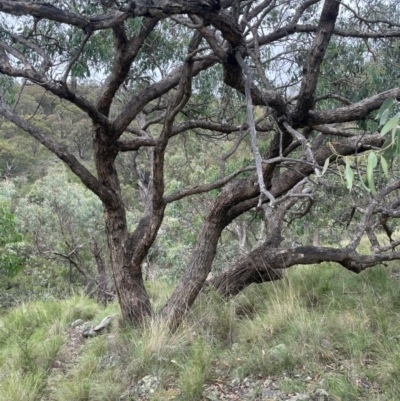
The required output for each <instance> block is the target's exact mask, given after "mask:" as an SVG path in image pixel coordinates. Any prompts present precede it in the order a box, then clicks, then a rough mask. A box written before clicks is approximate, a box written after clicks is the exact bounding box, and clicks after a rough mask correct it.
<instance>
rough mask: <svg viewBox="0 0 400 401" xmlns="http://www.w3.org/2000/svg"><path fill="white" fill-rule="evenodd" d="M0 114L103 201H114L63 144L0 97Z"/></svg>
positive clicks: (110, 193)
mask: <svg viewBox="0 0 400 401" xmlns="http://www.w3.org/2000/svg"><path fill="white" fill-rule="evenodd" d="M0 114H1V115H2V116H3V117H5V118H6V119H8V120H10V121H12V122H13V123H14V124H15V125H17V126H18V127H20V128H21V129H23V130H24V131H26V132H28V133H29V134H30V135H32V136H33V137H34V138H35V139H36V140H37V141H39V142H40V143H41V144H42V145H44V146H45V147H46V148H47V149H49V150H50V151H51V152H52V153H54V154H55V155H56V156H57V157H58V158H59V159H61V160H62V161H63V162H64V163H65V164H66V165H67V166H68V167H69V168H70V169H71V171H72V172H73V173H74V174H76V175H77V176H78V177H79V178H80V179H81V181H82V182H83V184H84V185H85V186H86V187H87V188H89V189H90V190H91V191H93V192H94V193H95V194H96V195H97V196H98V197H99V198H100V200H101V201H102V202H103V203H105V204H107V205H112V204H113V203H114V200H115V199H114V195H113V193H112V192H111V191H110V190H109V189H108V188H106V187H105V186H104V185H102V184H101V182H100V181H99V180H98V179H97V178H96V177H95V176H94V175H93V174H92V173H91V172H90V171H89V170H87V169H86V168H85V167H84V166H83V165H82V164H81V163H79V161H78V160H77V159H76V157H75V156H74V155H73V154H72V153H70V152H69V151H68V150H67V149H66V148H65V147H64V146H62V145H60V144H59V143H57V142H56V141H55V140H54V139H53V138H51V137H50V136H48V135H47V134H45V133H44V132H43V131H41V130H40V129H39V128H36V127H35V126H34V125H32V124H30V123H29V122H27V121H25V120H24V119H22V118H21V117H19V116H18V115H17V114H15V113H13V112H12V111H10V110H9V109H7V108H6V106H5V104H4V102H3V100H2V99H0Z"/></svg>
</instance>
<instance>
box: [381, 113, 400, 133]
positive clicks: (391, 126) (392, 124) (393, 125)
mask: <svg viewBox="0 0 400 401" xmlns="http://www.w3.org/2000/svg"><path fill="white" fill-rule="evenodd" d="M399 121H400V118H399V117H392V118H391V119H390V120H389V121H388V122H387V123H386V124H385V125H384V127H383V128H382V131H381V135H382V136H384V135H386V134H387V133H388V132H389V131H390V130H394V131H396V129H397V125H398V124H399Z"/></svg>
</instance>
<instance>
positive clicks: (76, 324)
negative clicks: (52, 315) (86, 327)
mask: <svg viewBox="0 0 400 401" xmlns="http://www.w3.org/2000/svg"><path fill="white" fill-rule="evenodd" d="M83 323H85V322H84V321H83V320H82V319H77V320H75V322H72V323H71V328H72V329H73V328H75V327H78V326H81V325H82V324H83Z"/></svg>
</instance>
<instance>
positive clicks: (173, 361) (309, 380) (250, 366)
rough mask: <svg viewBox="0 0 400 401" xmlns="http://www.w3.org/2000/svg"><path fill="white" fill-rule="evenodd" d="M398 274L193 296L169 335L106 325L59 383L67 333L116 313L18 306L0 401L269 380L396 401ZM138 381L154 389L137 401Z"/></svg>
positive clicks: (305, 279) (0, 352) (2, 353)
mask: <svg viewBox="0 0 400 401" xmlns="http://www.w3.org/2000/svg"><path fill="white" fill-rule="evenodd" d="M398 270H399V267H398V266H397V265H395V264H393V265H391V266H390V267H388V268H384V267H376V268H371V269H368V270H366V271H365V272H363V273H362V274H360V275H355V274H353V273H350V272H347V271H345V270H344V269H343V268H341V267H338V266H337V265H335V264H331V263H323V264H320V265H318V266H300V267H296V268H292V269H290V270H289V271H288V272H287V274H286V277H285V279H284V280H282V281H280V282H275V283H267V284H263V285H254V286H251V287H249V288H248V289H246V290H245V291H244V292H243V293H242V294H240V295H238V296H237V297H235V298H233V299H231V300H229V301H226V300H224V299H221V298H220V297H219V296H218V294H215V293H208V294H207V296H205V295H203V296H201V297H200V298H199V299H198V300H197V302H196V304H195V305H194V307H193V308H192V311H191V312H190V314H189V316H188V317H187V318H186V320H185V321H184V323H183V324H182V325H181V327H180V328H179V329H178V330H177V331H176V332H175V333H174V334H171V333H170V332H169V330H168V329H167V328H166V327H165V326H163V325H162V324H160V323H158V322H157V321H156V320H154V321H151V322H149V323H148V324H146V325H145V326H144V327H143V328H141V329H135V328H132V327H124V328H120V327H119V326H118V318H116V319H115V321H114V323H113V325H112V327H111V328H110V329H109V330H108V332H106V333H104V334H102V335H100V336H97V337H94V338H89V339H86V340H84V341H83V342H82V344H81V349H79V352H77V355H76V357H75V359H74V360H73V361H70V363H69V364H68V366H64V369H61V370H60V369H59V370H58V371H57V369H54V367H55V366H57V361H59V360H61V361H62V358H63V355H65V353H66V352H69V351H68V350H69V348H68V347H70V346H71V345H70V344H69V343H68V341H69V337H68V333H69V331H70V330H71V329H70V325H71V323H72V322H73V321H74V320H76V319H83V320H84V321H85V322H87V324H97V323H98V322H100V321H101V319H102V318H103V317H105V316H106V315H109V314H114V313H116V312H117V311H118V306H117V305H110V306H109V307H108V308H106V309H104V308H103V307H101V306H99V305H97V304H96V303H95V302H94V301H93V300H90V299H87V298H84V297H78V296H75V297H72V298H70V299H68V300H65V301H57V302H56V301H52V300H48V301H46V302H34V303H29V304H28V303H27V304H24V305H22V306H20V307H18V308H16V309H14V310H11V311H9V312H8V313H7V314H6V315H4V316H3V317H2V318H1V320H0V400H7V401H37V400H43V401H46V400H48V401H67V400H68V401H70V400H77V401H106V400H109V401H111V400H135V399H140V397H147V399H149V400H168V399H175V400H182V401H183V400H186V401H188V400H193V401H195V400H201V399H203V398H202V397H203V395H202V394H203V392H204V388H205V386H207V385H209V384H211V383H215V382H218V383H221V382H229V383H230V382H232V381H233V380H237V381H238V382H239V383H240V381H242V380H243V379H245V378H246V377H257V378H270V377H273V378H274V379H276V380H278V382H279V388H280V389H281V390H282V391H285V392H286V393H291V394H294V393H309V394H311V393H312V392H313V391H315V390H316V389H317V388H318V389H324V390H326V391H327V392H328V393H329V395H330V397H332V400H346V401H347V400H397V399H400V388H399V386H398V382H399V379H400V319H399V317H400V316H399V310H400V309H399V308H400V286H399V281H398V280H396V279H394V278H393V277H392V274H393V272H396V271H398ZM151 287H152V288H151ZM152 291H153V292H154V293H155V294H156V301H158V305H161V304H162V301H163V300H164V299H165V298H166V296H167V294H168V293H170V291H171V288H170V287H168V286H166V285H165V284H158V283H150V289H149V292H150V293H152ZM146 377H147V378H149V377H150V378H153V379H154V381H155V383H156V384H155V385H154V386H153V387H152V388H151V389H150V391H149V392H148V393H147V394H142V393H140V391H141V390H140V383H141V382H143V381H144V380H145V379H144V378H146ZM141 379H143V380H141ZM149 380H150V379H149ZM138 389H139V390H138ZM255 399H258V398H255Z"/></svg>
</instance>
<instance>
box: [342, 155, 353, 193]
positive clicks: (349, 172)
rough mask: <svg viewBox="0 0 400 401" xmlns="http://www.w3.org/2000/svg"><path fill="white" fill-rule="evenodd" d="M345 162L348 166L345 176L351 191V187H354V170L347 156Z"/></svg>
mask: <svg viewBox="0 0 400 401" xmlns="http://www.w3.org/2000/svg"><path fill="white" fill-rule="evenodd" d="M345 162H346V168H345V170H344V177H345V178H346V181H347V189H348V190H349V191H351V188H352V187H353V180H354V171H353V169H352V168H351V166H350V162H349V160H348V158H346V160H345Z"/></svg>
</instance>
